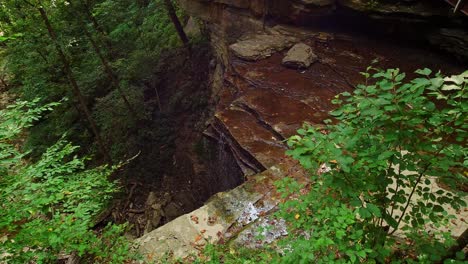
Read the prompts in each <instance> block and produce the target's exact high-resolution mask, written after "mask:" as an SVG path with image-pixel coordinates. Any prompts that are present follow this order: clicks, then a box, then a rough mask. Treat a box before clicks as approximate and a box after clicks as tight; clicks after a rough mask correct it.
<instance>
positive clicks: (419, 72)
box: [415, 68, 432, 76]
mask: <svg viewBox="0 0 468 264" xmlns="http://www.w3.org/2000/svg"><path fill="white" fill-rule="evenodd" d="M415 73H417V74H421V75H425V76H429V75H430V74H431V73H432V71H431V70H430V69H428V68H424V69H422V70H416V71H415Z"/></svg>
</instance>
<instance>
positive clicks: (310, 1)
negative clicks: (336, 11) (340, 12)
mask: <svg viewBox="0 0 468 264" xmlns="http://www.w3.org/2000/svg"><path fill="white" fill-rule="evenodd" d="M300 2H301V3H303V4H306V5H316V6H327V5H333V4H334V3H335V0H300Z"/></svg>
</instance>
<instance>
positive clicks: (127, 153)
mask: <svg viewBox="0 0 468 264" xmlns="http://www.w3.org/2000/svg"><path fill="white" fill-rule="evenodd" d="M168 11H169V12H168ZM175 12H179V13H178V16H179V17H180V18H183V14H181V13H180V11H177V9H173V5H172V4H171V1H168V0H165V1H163V0H154V1H146V0H139V1H130V0H78V1H39V0H29V1H28V0H5V1H2V2H1V3H0V33H1V35H0V45H1V46H0V52H1V53H0V56H1V57H0V59H1V63H0V87H2V88H3V89H5V90H8V92H9V93H10V94H12V95H14V96H15V97H18V98H19V100H18V101H16V103H14V104H12V105H10V106H8V107H7V108H6V109H3V110H0V208H1V210H0V245H1V249H0V262H3V261H8V263H30V262H35V263H53V262H56V261H57V260H60V259H62V260H63V259H71V258H75V257H76V258H80V259H81V261H82V262H84V263H125V262H130V261H131V259H134V258H135V256H134V255H133V253H132V252H131V250H130V245H129V243H128V241H127V240H126V239H125V238H124V236H122V233H123V231H124V230H125V228H126V225H116V224H103V221H102V215H103V213H104V214H105V213H108V212H106V211H105V210H104V209H105V208H106V207H108V206H109V203H111V201H112V198H113V196H114V195H115V194H116V193H118V192H119V190H120V185H119V182H118V181H117V180H115V173H116V171H118V170H120V169H121V168H122V166H124V165H122V163H121V161H125V160H126V159H129V158H130V157H134V156H135V155H137V154H138V153H139V152H140V150H141V149H142V148H141V142H144V144H147V145H150V144H149V143H148V141H149V140H146V139H150V138H155V137H158V136H160V137H161V138H162V141H165V142H168V141H171V140H169V139H168V138H170V137H171V136H173V135H171V131H169V128H168V127H170V125H167V124H168V123H169V122H170V120H169V118H168V117H167V116H166V115H165V113H163V111H162V107H161V102H160V101H159V100H160V98H159V93H158V87H157V85H156V83H157V81H156V79H157V78H158V76H156V75H155V68H156V66H157V65H158V62H159V61H160V59H161V58H162V57H164V56H167V54H168V53H169V54H172V53H171V52H173V51H170V50H171V49H173V48H175V47H183V48H184V49H180V50H182V52H183V53H185V52H187V53H190V52H192V49H191V47H190V43H188V42H187V41H188V40H187V38H186V36H184V34H183V32H181V31H180V23H179V24H178V21H177V16H176V14H175ZM167 13H169V16H168V15H167ZM174 25H175V27H174ZM184 55H185V54H184ZM168 70H174V71H175V70H176V69H174V68H168ZM417 74H419V75H420V77H419V78H416V79H413V80H411V81H406V80H405V78H406V76H405V74H403V73H400V72H399V70H397V69H390V70H385V71H383V70H376V69H374V68H369V69H368V72H366V73H364V75H365V77H366V80H367V83H365V84H362V85H360V86H358V87H357V89H356V90H355V91H354V92H353V93H344V94H342V95H341V96H339V97H337V98H336V100H335V103H336V104H337V106H338V108H337V110H335V111H333V112H332V115H333V116H334V117H335V120H334V121H330V120H329V121H327V122H328V123H327V125H326V126H324V127H319V128H317V127H312V126H308V125H305V126H304V128H302V129H300V130H299V131H298V134H299V135H297V136H293V137H292V138H290V139H289V140H288V144H289V146H290V147H291V150H290V151H288V154H289V155H291V156H292V157H294V158H295V159H297V160H298V161H299V162H300V163H301V164H302V165H303V166H304V168H306V169H307V170H309V172H310V177H311V179H312V182H313V184H311V185H308V186H301V185H299V184H298V183H297V182H294V181H292V180H290V179H288V178H286V179H284V181H281V182H278V183H277V186H278V188H279V189H280V191H281V192H282V193H283V196H284V198H286V197H290V196H294V199H291V200H289V201H287V202H285V203H284V204H281V205H280V210H279V212H278V214H277V217H281V218H283V219H285V220H286V221H287V222H288V225H289V228H290V229H289V234H290V235H289V236H288V237H287V238H285V239H283V240H282V241H279V243H278V244H277V245H275V246H276V247H275V248H266V249H264V250H262V251H260V252H257V251H253V252H252V251H249V250H245V249H241V250H239V249H232V248H230V247H229V245H227V246H224V247H220V248H219V247H212V246H209V247H208V248H207V250H206V251H205V255H204V256H202V257H201V258H200V259H199V260H198V261H199V262H201V263H204V262H210V263H219V262H220V261H221V260H222V262H224V263H239V262H242V263H254V262H263V263H264V262H273V263H333V262H337V263H360V262H370V263H386V262H395V263H399V262H408V263H411V262H422V263H432V262H437V261H442V260H447V261H452V262H455V261H456V260H455V259H460V260H461V259H463V258H464V256H463V254H462V253H460V252H459V251H458V248H457V247H452V246H454V245H456V243H455V241H454V240H453V238H451V237H450V235H449V233H447V232H443V231H440V232H439V231H434V232H432V233H431V234H428V233H427V232H425V228H426V226H427V225H429V224H431V225H433V226H434V227H435V228H436V230H438V228H440V227H443V226H445V225H446V224H447V223H448V222H449V221H450V220H451V218H452V216H451V215H449V214H448V213H447V211H446V210H445V208H446V206H447V205H450V206H452V207H453V208H455V209H459V208H461V207H463V206H466V204H465V203H464V202H463V200H462V199H461V198H460V197H461V194H459V193H458V191H457V188H458V187H459V186H460V185H463V184H466V166H467V165H468V160H467V155H466V154H467V148H466V140H467V128H468V125H467V116H468V105H467V97H468V95H467V93H466V89H467V86H468V72H465V73H462V74H460V75H455V76H451V77H445V76H442V75H441V74H440V73H436V74H432V72H431V71H430V70H428V69H424V70H420V71H418V72H417ZM199 78H200V77H199ZM148 93H150V94H151V97H152V98H151V100H149V99H148V97H149V96H148ZM179 97H182V96H180V94H179ZM194 97H195V96H194ZM176 99H180V98H176ZM205 99H206V98H205ZM174 100H175V99H174ZM199 100H200V101H199V103H200V104H204V103H205V102H203V100H204V98H199ZM148 101H150V102H148ZM169 105H170V104H169ZM177 107H179V108H180V105H179V106H177ZM173 108H176V107H173ZM155 134H157V135H155ZM23 141H24V142H23ZM168 144H169V143H168ZM151 148H153V146H151ZM154 149H157V150H158V151H159V150H160V149H161V148H160V146H158V147H154ZM164 151H165V152H166V155H168V156H172V154H173V153H171V152H170V150H164ZM143 156H144V155H143ZM153 163H154V164H150V165H149V166H155V167H156V166H158V165H159V164H157V163H156V162H153ZM161 163H167V162H161ZM106 164H107V165H106ZM112 164H113V165H112ZM136 167H137V166H136ZM133 169H134V170H132V171H131V173H132V174H137V173H138V171H137V170H136V169H135V167H133ZM148 170H150V171H151V173H155V171H156V170H158V168H149V169H148ZM428 175H430V176H431V177H429V176H428ZM122 178H123V177H122ZM433 181H443V183H444V184H445V185H447V186H448V187H449V188H448V189H449V190H440V191H438V192H437V193H435V194H434V193H432V191H431V188H430V186H429V185H430V184H432V182H433ZM298 193H302V194H301V195H297V194H298ZM414 196H417V197H419V200H418V201H417V202H416V203H415V204H413V203H412V202H411V201H412V199H413V198H414ZM396 234H400V236H396ZM401 234H404V236H402V235H401ZM450 247H451V249H450V250H449V251H447V249H448V248H450ZM402 256H405V257H404V258H402ZM449 259H450V260H449Z"/></svg>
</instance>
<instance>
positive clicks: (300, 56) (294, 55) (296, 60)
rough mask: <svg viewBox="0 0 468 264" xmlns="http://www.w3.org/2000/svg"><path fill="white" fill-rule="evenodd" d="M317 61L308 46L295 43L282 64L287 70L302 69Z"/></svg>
mask: <svg viewBox="0 0 468 264" xmlns="http://www.w3.org/2000/svg"><path fill="white" fill-rule="evenodd" d="M317 60H318V57H317V55H315V53H313V52H312V48H311V47H310V46H309V45H306V44H304V43H297V44H296V45H294V46H293V47H292V48H291V49H290V50H289V51H288V53H287V54H286V57H284V59H283V62H282V63H283V65H284V66H286V67H289V68H294V69H304V68H308V67H309V66H310V65H311V64H312V63H314V62H315V61H317Z"/></svg>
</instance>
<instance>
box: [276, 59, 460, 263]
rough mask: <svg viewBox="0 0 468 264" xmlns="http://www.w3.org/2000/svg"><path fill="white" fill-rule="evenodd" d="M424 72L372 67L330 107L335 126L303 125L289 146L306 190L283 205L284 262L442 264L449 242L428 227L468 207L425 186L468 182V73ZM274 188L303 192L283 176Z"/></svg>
mask: <svg viewBox="0 0 468 264" xmlns="http://www.w3.org/2000/svg"><path fill="white" fill-rule="evenodd" d="M431 73H432V72H431V70H429V69H424V70H418V71H416V74H418V75H419V76H420V77H418V78H415V79H413V80H411V81H405V74H404V73H400V72H399V70H398V69H389V70H376V69H374V68H372V67H369V68H368V71H367V72H366V73H363V75H364V76H365V77H366V83H365V84H363V85H359V86H358V87H357V88H356V89H355V90H354V91H353V92H352V93H349V92H345V93H342V94H341V95H340V96H337V97H336V98H335V100H334V101H333V103H334V104H336V105H338V108H337V109H336V110H334V111H333V112H331V114H332V115H333V116H334V117H335V118H336V120H337V121H339V122H334V121H331V120H327V121H326V124H327V125H326V126H325V127H320V128H318V127H313V126H310V125H305V126H304V127H303V128H302V129H300V130H298V134H299V135H296V136H293V137H291V138H290V139H289V140H288V145H289V146H290V147H292V149H291V150H289V151H288V154H289V155H291V156H292V157H294V158H295V159H297V160H299V162H300V163H301V164H302V165H303V166H304V167H305V168H306V169H308V170H309V171H310V172H311V178H312V184H311V187H310V191H309V192H308V193H307V194H305V195H302V196H300V197H299V198H298V199H292V200H290V201H288V202H286V203H285V204H282V205H281V212H280V216H281V217H284V218H286V219H287V220H289V222H291V223H292V224H293V227H294V229H295V230H296V231H295V233H294V234H296V235H297V236H298V237H296V238H294V239H293V238H289V239H288V241H287V244H288V247H287V248H289V250H285V255H284V257H283V259H282V262H284V263H311V262H314V263H332V262H336V263H359V262H362V261H367V262H370V263H372V262H387V261H390V260H393V261H397V262H404V261H407V262H411V261H413V260H416V259H419V260H420V261H422V262H433V261H438V260H441V259H442V257H443V254H444V250H445V247H447V246H450V245H451V243H452V242H453V239H451V237H450V235H449V234H448V233H444V232H442V231H440V232H435V233H431V234H428V232H427V231H426V227H427V225H433V226H434V227H435V229H436V230H438V229H439V228H440V227H442V226H444V225H446V224H447V223H448V221H449V220H450V219H451V217H453V216H450V215H448V213H447V211H446V209H445V208H446V206H448V205H450V206H452V207H453V208H455V209H460V207H462V206H466V204H465V203H464V201H463V200H462V199H461V197H460V196H461V194H460V193H458V192H457V191H456V190H452V191H446V190H442V189H441V190H438V191H437V193H433V192H432V188H431V186H430V185H431V184H432V182H431V178H432V177H437V179H443V178H446V179H451V180H452V181H454V180H455V182H457V181H458V182H460V181H464V182H466V166H467V165H468V159H467V155H466V154H467V147H466V139H467V128H468V123H467V117H468V101H467V97H468V95H467V92H466V88H467V86H468V71H466V72H464V73H462V74H460V75H454V76H451V77H443V76H442V75H441V74H440V73H436V74H435V75H431ZM463 173H465V175H463ZM428 175H430V176H428ZM278 187H280V189H282V190H283V192H284V193H285V195H286V194H291V193H297V191H298V190H299V188H301V187H302V186H299V185H298V184H297V183H296V182H293V181H292V180H290V179H285V180H284V181H282V182H280V183H278ZM395 234H399V237H403V238H404V239H405V240H406V241H405V242H404V243H399V242H398V241H397V240H398V239H397V236H395ZM400 242H401V241H400ZM399 252H400V253H404V254H405V255H406V258H405V259H402V258H401V257H400V256H399V254H398V253H399Z"/></svg>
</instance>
